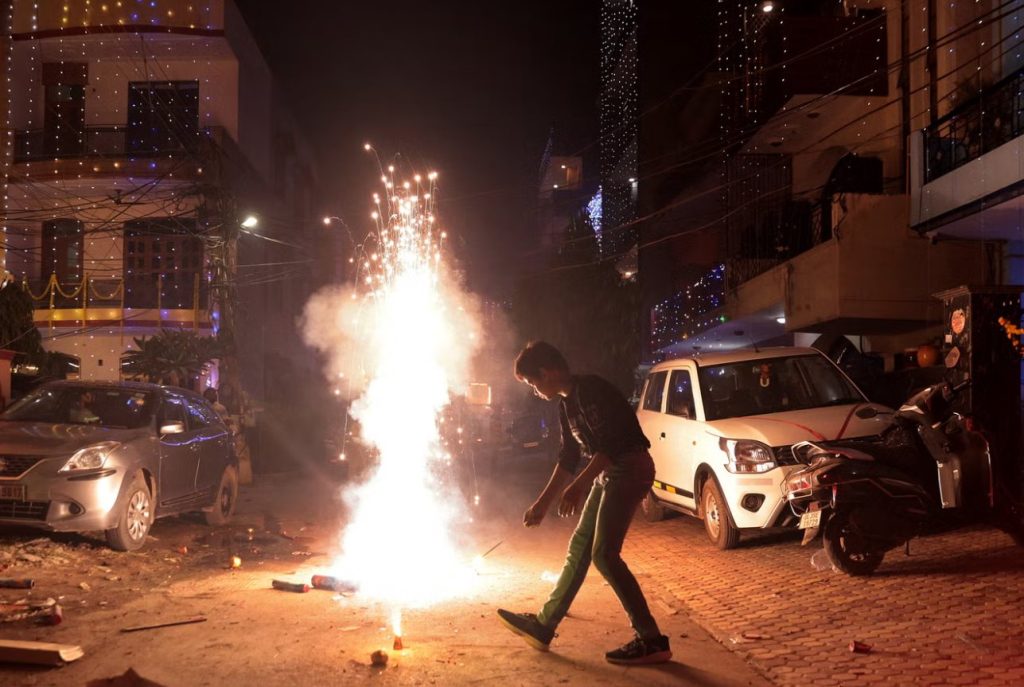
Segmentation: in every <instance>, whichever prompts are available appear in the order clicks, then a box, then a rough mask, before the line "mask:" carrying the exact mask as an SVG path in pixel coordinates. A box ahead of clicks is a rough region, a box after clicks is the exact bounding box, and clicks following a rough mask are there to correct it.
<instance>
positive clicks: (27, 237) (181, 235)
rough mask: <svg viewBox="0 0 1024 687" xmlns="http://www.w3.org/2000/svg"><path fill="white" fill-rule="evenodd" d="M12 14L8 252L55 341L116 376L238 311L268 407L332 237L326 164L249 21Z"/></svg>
mask: <svg viewBox="0 0 1024 687" xmlns="http://www.w3.org/2000/svg"><path fill="white" fill-rule="evenodd" d="M11 4H12V6H13V7H12V9H13V11H12V12H10V14H9V17H8V19H9V22H10V24H9V26H8V35H9V36H10V39H11V40H10V44H9V55H8V56H9V59H8V64H7V68H8V74H9V78H10V84H11V88H10V91H9V94H10V98H9V102H7V103H6V108H5V109H6V112H5V114H6V117H7V127H6V128H7V129H8V131H10V132H11V137H10V146H9V151H8V158H7V161H6V165H5V172H6V174H5V175H4V178H5V181H6V183H7V193H6V194H5V196H6V198H5V200H6V207H5V212H4V236H5V238H4V251H3V257H4V267H5V269H6V270H7V272H9V273H10V274H11V275H13V276H14V278H15V279H17V280H18V281H19V282H22V283H23V284H24V287H25V288H27V289H28V290H29V293H30V294H31V296H32V298H33V300H34V301H35V323H36V325H37V327H38V328H39V330H40V331H41V333H42V335H43V340H44V347H45V348H46V349H47V350H50V351H57V352H61V353H63V354H66V355H67V356H70V358H71V359H72V360H73V361H74V363H73V365H77V368H78V374H79V375H80V377H81V378H83V379H105V380H110V379H119V378H121V377H122V369H121V368H122V364H121V361H122V357H123V356H124V354H125V352H126V351H129V350H131V349H132V348H133V347H134V346H135V343H134V339H135V338H136V337H144V336H150V335H152V334H155V333H157V332H158V331H159V330H161V329H167V328H175V329H187V330H190V331H193V332H195V333H197V334H199V335H201V336H210V335H214V334H216V333H217V332H218V331H219V330H220V329H221V327H222V326H223V325H224V318H226V317H228V316H230V317H231V319H232V325H233V328H234V329H235V332H234V334H235V337H236V338H237V339H238V340H240V341H245V345H244V346H240V347H239V356H240V359H241V366H240V367H241V369H242V373H243V379H244V381H245V386H246V387H247V388H248V389H249V390H250V391H251V392H252V393H255V394H256V395H257V396H262V395H263V388H262V385H263V381H264V377H265V370H264V364H265V362H266V360H267V359H268V356H270V355H271V354H272V353H273V351H274V349H275V348H278V349H290V347H292V346H294V345H297V339H294V336H293V335H292V334H291V332H293V331H294V324H293V322H294V317H295V315H296V314H297V313H299V312H300V311H301V307H302V304H303V303H304V302H305V299H306V297H307V296H308V293H309V292H310V290H311V288H312V287H313V283H312V280H313V278H314V275H315V274H316V273H317V270H314V269H309V263H310V262H312V260H311V259H310V256H311V255H315V254H316V251H315V250H312V249H310V248H309V246H310V245H311V244H312V243H313V242H315V241H316V237H317V234H316V231H317V228H318V227H319V229H320V230H321V231H322V229H323V227H322V226H321V225H320V223H319V222H316V221H314V220H315V217H314V212H315V209H316V205H317V200H316V197H315V194H316V167H315V164H314V163H313V161H312V155H311V153H310V151H309V149H308V146H307V145H306V144H305V142H304V141H303V140H302V136H301V134H300V133H299V128H298V127H297V125H296V124H295V123H294V122H293V121H292V119H291V117H290V114H289V113H288V111H287V107H285V106H284V104H283V98H282V97H281V94H280V92H279V91H278V90H277V88H276V87H275V85H274V82H273V79H272V78H271V74H270V70H269V68H268V67H267V65H266V63H265V62H264V60H263V57H262V55H261V53H260V50H259V48H258V47H257V44H256V42H255V40H254V39H253V37H252V35H251V34H250V33H249V30H248V28H247V27H246V25H245V21H244V19H243V17H242V15H241V14H240V12H239V9H238V8H237V7H236V6H235V4H234V3H233V2H232V1H231V0H213V1H211V2H203V3H190V2H185V1H184V0H182V1H177V0H160V1H159V2H147V3H127V2H126V3H96V2H89V1H88V0H67V1H66V2H60V3H50V2H46V3H43V2H32V1H30V0H14V2H13V3H11ZM250 215H251V216H252V219H249V220H248V221H247V217H249V216H250ZM229 307H230V309H231V312H230V313H228V312H227V309H228V308H229ZM268 330H269V331H271V332H280V333H276V334H274V335H272V336H269V337H268V336H267V335H266V333H265V332H266V331H268ZM216 382H217V380H216V379H208V380H204V382H203V383H206V384H215V383H216Z"/></svg>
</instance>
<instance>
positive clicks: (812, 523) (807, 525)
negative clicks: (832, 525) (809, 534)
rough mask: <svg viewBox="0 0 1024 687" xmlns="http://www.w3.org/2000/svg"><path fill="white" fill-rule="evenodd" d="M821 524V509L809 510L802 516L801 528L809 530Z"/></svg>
mask: <svg viewBox="0 0 1024 687" xmlns="http://www.w3.org/2000/svg"><path fill="white" fill-rule="evenodd" d="M819 525H821V511H820V510H809V511H807V512H806V513H804V514H803V515H801V516H800V529H802V530H808V529H811V528H812V527H818V526H819Z"/></svg>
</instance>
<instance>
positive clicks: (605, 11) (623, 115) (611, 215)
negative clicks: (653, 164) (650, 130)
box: [595, 0, 639, 256]
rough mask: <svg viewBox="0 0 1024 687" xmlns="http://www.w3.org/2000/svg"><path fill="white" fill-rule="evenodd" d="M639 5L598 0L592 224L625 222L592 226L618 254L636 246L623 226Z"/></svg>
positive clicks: (633, 168) (629, 184) (635, 99)
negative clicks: (596, 186) (595, 214)
mask: <svg viewBox="0 0 1024 687" xmlns="http://www.w3.org/2000/svg"><path fill="white" fill-rule="evenodd" d="M638 27H639V9H638V7H637V3H636V0H602V2H601V54H600V67H601V72H600V78H601V93H600V96H599V108H598V112H599V115H598V116H599V120H600V121H599V128H600V135H601V145H600V161H601V162H600V177H601V181H600V184H601V194H600V196H599V197H598V202H599V203H600V205H601V217H602V222H601V223H600V224H599V225H598V226H610V227H619V226H626V227H627V228H626V229H625V230H624V231H616V232H609V233H604V232H601V231H600V230H599V229H598V227H595V230H597V231H598V244H599V247H600V250H601V253H602V254H603V255H606V256H607V255H622V254H624V253H626V252H627V251H628V250H629V249H630V248H631V247H633V246H635V245H636V242H637V236H638V234H637V231H636V229H635V228H629V227H630V225H629V222H630V221H631V220H632V219H633V218H634V217H635V216H636V195H635V193H634V184H635V183H636V177H637V165H638V148H637V145H638V142H637V136H638V124H637V114H638V105H639V90H638V78H637V68H638V54H637V40H638V36H637V30H638Z"/></svg>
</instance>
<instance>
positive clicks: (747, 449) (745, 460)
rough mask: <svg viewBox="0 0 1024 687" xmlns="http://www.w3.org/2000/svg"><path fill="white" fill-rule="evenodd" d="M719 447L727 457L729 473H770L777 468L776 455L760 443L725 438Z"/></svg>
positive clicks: (726, 464) (726, 466)
mask: <svg viewBox="0 0 1024 687" xmlns="http://www.w3.org/2000/svg"><path fill="white" fill-rule="evenodd" d="M718 447H719V448H721V449H722V451H723V452H724V453H725V455H726V461H725V469H726V470H728V471H729V472H734V473H744V472H768V471H769V470H773V469H774V468H775V467H776V465H775V453H774V452H773V451H772V449H771V448H770V447H768V446H765V445H764V444H762V443H761V442H760V441H750V440H747V439H724V438H723V439H719V441H718Z"/></svg>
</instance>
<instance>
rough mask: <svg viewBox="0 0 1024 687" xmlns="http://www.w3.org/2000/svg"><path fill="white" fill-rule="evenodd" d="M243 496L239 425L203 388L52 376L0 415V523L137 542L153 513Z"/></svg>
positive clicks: (216, 506)
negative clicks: (227, 420)
mask: <svg viewBox="0 0 1024 687" xmlns="http://www.w3.org/2000/svg"><path fill="white" fill-rule="evenodd" d="M237 498H238V466H237V460H236V458H235V455H234V449H233V446H232V442H231V434H230V432H229V431H228V429H227V428H226V427H225V426H224V424H223V423H222V422H221V420H220V418H219V417H218V415H217V413H216V412H215V411H214V410H213V408H211V407H210V405H209V404H208V403H207V402H206V401H205V400H204V399H203V398H202V397H201V396H199V395H198V394H195V393H192V392H190V391H185V390H183V389H177V388H171V387H165V386H158V385H156V384H143V383H136V382H116V383H115V382H109V383H104V382H96V383H90V382H51V383H49V384H45V385H43V386H41V387H39V388H38V389H36V390H34V391H33V392H31V393H30V394H28V395H27V396H25V397H24V398H22V399H20V400H19V401H18V402H17V403H15V404H14V405H12V406H11V407H10V408H8V409H7V411H5V412H4V413H3V414H2V415H0V530H2V529H3V528H4V527H5V526H11V525H18V526H22V527H24V526H28V527H37V528H40V529H45V530H50V531H54V532H84V531H96V530H103V531H104V532H105V533H106V538H107V543H108V544H110V546H111V547H112V548H114V549H117V550H119V551H134V550H135V549H138V548H139V547H141V546H142V544H143V542H145V540H146V535H147V533H148V532H149V528H150V526H151V525H152V524H153V520H154V519H156V518H158V517H162V516H165V515H173V514H176V513H183V512H186V511H203V512H204V513H205V515H206V520H207V522H208V523H210V524H212V525H220V524H224V523H226V522H227V521H228V520H229V519H230V517H231V515H232V514H233V513H234V509H235V502H236V500H237Z"/></svg>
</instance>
